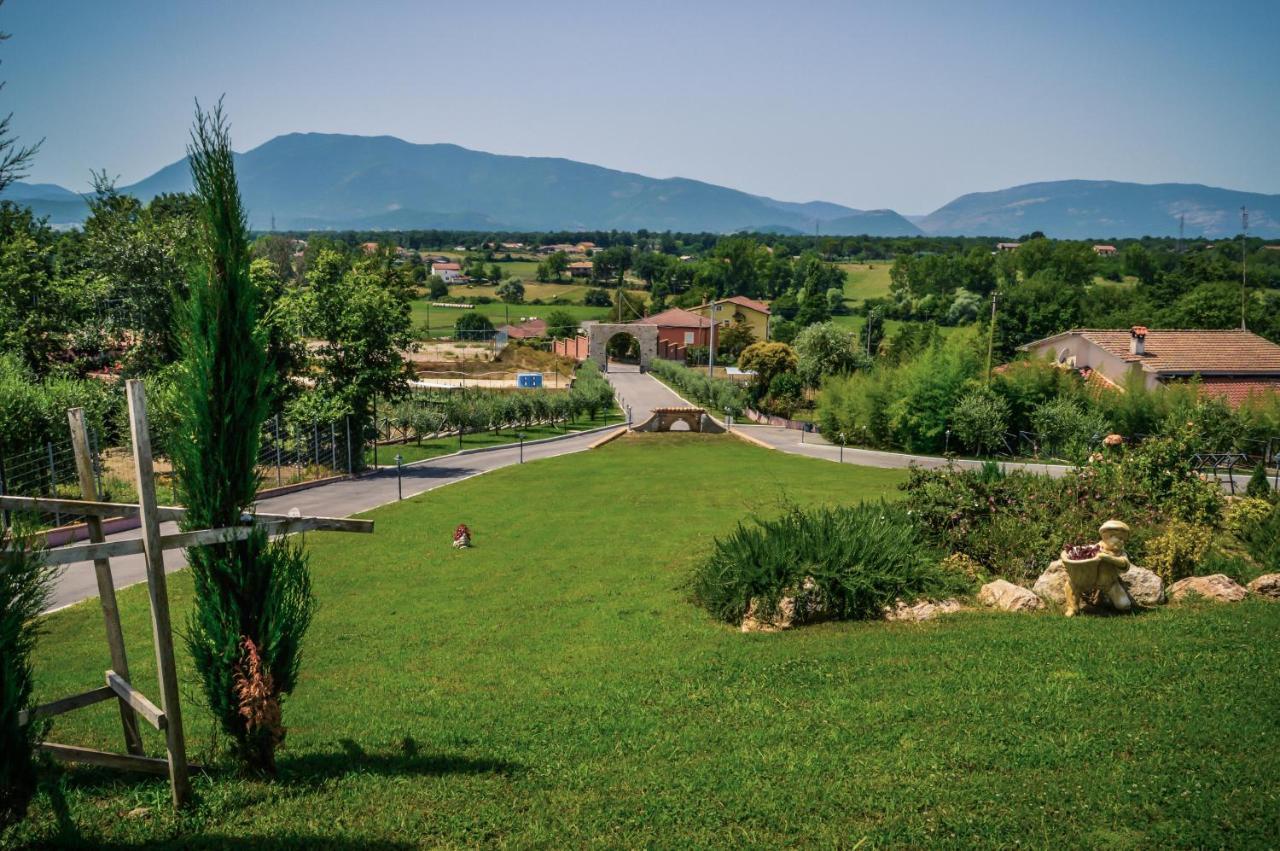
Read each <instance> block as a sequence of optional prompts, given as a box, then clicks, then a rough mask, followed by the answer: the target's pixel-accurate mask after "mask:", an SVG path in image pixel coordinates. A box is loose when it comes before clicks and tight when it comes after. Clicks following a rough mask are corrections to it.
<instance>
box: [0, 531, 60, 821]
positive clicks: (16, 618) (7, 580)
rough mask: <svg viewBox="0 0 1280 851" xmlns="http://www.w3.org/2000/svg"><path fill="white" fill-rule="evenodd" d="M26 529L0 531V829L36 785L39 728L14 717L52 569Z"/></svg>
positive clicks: (24, 694) (24, 698) (26, 701)
mask: <svg viewBox="0 0 1280 851" xmlns="http://www.w3.org/2000/svg"><path fill="white" fill-rule="evenodd" d="M27 531H28V530H26V529H25V528H23V527H22V525H21V524H20V523H19V524H15V526H14V528H13V529H12V530H10V531H9V532H7V533H6V532H0V829H2V828H4V827H5V826H6V825H8V824H10V823H13V822H16V821H19V820H20V819H22V817H23V816H24V815H26V812H27V804H28V803H30V801H31V796H32V795H33V794H35V789H36V771H35V765H34V763H33V760H32V755H33V751H34V748H35V744H36V739H37V737H38V735H39V732H40V729H39V725H38V724H25V725H24V724H20V723H18V720H19V718H18V716H19V713H21V712H22V711H23V710H25V709H29V708H30V705H31V689H32V684H33V674H32V670H31V652H32V651H33V650H34V649H35V643H36V636H37V632H38V627H39V622H38V620H37V618H38V617H39V615H40V612H41V611H42V610H43V609H44V607H45V605H46V603H47V602H48V599H49V593H50V590H51V588H52V583H53V576H54V573H53V571H52V570H50V569H49V568H48V567H46V566H45V564H44V560H43V558H42V557H41V554H40V552H39V551H38V550H33V549H31V548H30V547H29V546H28V545H27V544H26V543H25V541H26V540H28V539H27V538H26V537H25V533H26V532H27Z"/></svg>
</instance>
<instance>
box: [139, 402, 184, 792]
mask: <svg viewBox="0 0 1280 851" xmlns="http://www.w3.org/2000/svg"><path fill="white" fill-rule="evenodd" d="M125 395H126V396H127V397H128V400H129V434H130V436H131V437H132V438H133V461H134V468H135V469H136V470H137V474H138V508H139V516H140V517H141V518H142V539H143V542H144V544H145V546H146V549H145V552H146V556H147V592H148V593H149V594H150V595H151V634H152V637H153V638H154V639H155V645H156V673H157V674H158V675H159V678H160V707H161V708H162V709H163V710H164V714H165V718H166V720H167V722H168V723H167V724H166V728H165V750H166V751H167V753H168V762H169V790H170V793H171V794H172V797H173V805H174V807H177V808H182V807H185V806H186V805H187V803H188V802H189V801H190V800H191V779H190V777H188V775H187V743H186V739H185V738H184V737H183V735H182V704H181V699H180V697H179V693H178V670H177V665H176V663H175V662H174V658H173V625H172V623H171V622H170V620H169V590H168V583H167V581H166V580H165V575H164V548H163V547H162V545H161V543H160V518H159V516H158V514H157V511H156V480H155V470H154V468H153V467H152V463H151V432H150V430H149V429H148V428H147V395H146V390H144V389H143V386H142V382H141V381H139V380H138V379H136V378H135V379H131V380H130V381H128V382H127V383H126V384H125ZM130 758H131V759H137V757H130Z"/></svg>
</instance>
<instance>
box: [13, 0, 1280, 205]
mask: <svg viewBox="0 0 1280 851" xmlns="http://www.w3.org/2000/svg"><path fill="white" fill-rule="evenodd" d="M212 10H216V11H212ZM0 29H3V30H5V31H8V32H10V33H11V34H12V36H13V37H12V38H11V39H10V40H9V41H8V42H5V43H4V45H3V46H0V58H2V59H3V65H0V76H2V77H3V78H4V79H6V80H7V81H8V84H7V86H6V87H5V89H4V90H3V92H0V108H2V109H4V110H6V111H7V110H12V111H13V112H14V127H15V129H16V130H17V132H18V133H19V134H20V135H21V136H22V137H23V138H24V140H34V139H37V138H40V137H42V136H43V137H45V143H44V147H43V149H42V150H41V152H40V156H39V159H38V160H37V161H36V163H35V165H34V167H33V169H32V173H31V176H30V178H29V179H30V180H34V181H49V182H56V183H61V184H63V185H64V186H67V187H69V188H72V189H77V190H80V189H83V188H84V187H85V186H86V184H87V181H88V175H89V171H90V169H96V168H106V169H107V170H108V172H110V173H111V174H118V175H120V177H121V181H122V183H125V184H127V183H130V182H133V181H135V180H138V179H140V178H142V177H145V176H146V175H148V174H150V173H151V172H153V171H155V170H156V169H158V168H160V167H161V166H163V165H166V164H168V163H170V162H172V161H174V160H176V159H178V158H180V157H181V156H182V152H183V146H184V144H185V142H186V137H187V128H188V126H189V124H190V121H191V114H192V104H193V99H194V98H197V97H198V98H200V99H201V100H202V101H203V102H206V103H208V102H212V101H214V100H216V98H217V97H218V96H219V95H220V94H223V93H225V95H226V105H227V108H228V111H229V113H230V116H231V119H232V124H233V136H234V139H235V144H236V147H237V149H239V150H247V149H249V148H252V147H254V146H256V145H259V144H261V143H262V142H264V141H266V140H268V139H270V138H271V137H273V136H275V135H278V134H281V133H287V132H293V131H325V132H345V133H359V134H369V135H374V134H391V135H395V136H399V137H401V138H404V139H407V140H409V141H413V142H454V143H457V144H460V145H464V146H466V147H470V148H476V149H480V150H487V151H494V152H498V153H509V154H523V155H549V156H563V157H569V158H572V159H577V160H583V161H586V162H592V163H598V164H600V165H605V166H609V167H611V168H620V169H625V170H629V171H636V172H640V173H642V174H648V175H653V176H656V177H670V176H676V175H679V176H683V177H691V178H696V179H700V180H706V181H710V182H713V183H720V184H724V185H728V186H733V187H735V188H739V189H744V190H746V191H750V192H756V193H760V194H766V195H771V196H773V197H776V198H780V199H783V200H789V201H806V200H812V199H823V200H829V201H836V202H839V203H844V204H849V205H851V206H854V207H861V208H877V207H891V208H893V209H896V210H898V211H900V212H904V213H922V212H928V211H929V210H932V209H934V208H935V207H937V206H939V205H941V204H943V203H945V202H946V201H949V200H951V199H952V198H954V197H955V196H957V195H960V194H963V193H965V192H972V191H981V190H989V189H998V188H1003V187H1006V186H1011V185H1014V184H1018V183H1026V182H1031V181H1036V180H1055V179H1062V178H1094V179H1115V180H1135V181H1139V182H1144V183H1154V182H1164V181H1176V182H1193V183H1207V184H1211V185H1217V186H1226V187H1230V188H1236V189H1247V190H1251V191H1256V192H1268V193H1280V145H1278V142H1280V49H1278V46H1280V0H1264V2H1235V3H1231V2H1224V3H1216V4H1208V3H1191V2H1179V1H1178V0H1172V2H1124V0H1112V1H1111V2H1107V3H1068V2H1050V0H1020V2H1016V3H1003V2H965V1H964V0H955V2H938V3H924V2H920V3H906V2H897V3H895V2H852V1H851V2H844V3H834V2H788V3H777V2H773V3H755V2H737V3H721V2H699V0H684V2H656V3H645V2H630V3H625V4H623V3H617V4H615V3H609V2H593V3H559V2H554V0H548V1H547V2H541V3H528V2H519V3H508V2H483V3H481V2H465V3H462V2H455V3H440V2H410V0H386V1H385V2H374V1H373V0H366V2H359V3H357V2H349V0H348V2H329V0H312V2H305V3H304V2H270V3H265V2H264V3H251V2H238V0H218V2H211V3H204V2H199V3H198V2H194V0H167V2H160V1H159V0H114V2H97V1H96V0H95V1H93V2H91V0H83V2H81V0H8V2H6V3H5V4H4V6H3V8H0Z"/></svg>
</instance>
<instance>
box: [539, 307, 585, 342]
mask: <svg viewBox="0 0 1280 851" xmlns="http://www.w3.org/2000/svg"><path fill="white" fill-rule="evenodd" d="M546 322H547V336H549V337H553V338H556V339H563V338H566V337H573V336H576V335H577V333H578V320H576V319H574V318H573V314H572V313H570V312H569V311H567V310H552V311H549V312H548V313H547V316H546Z"/></svg>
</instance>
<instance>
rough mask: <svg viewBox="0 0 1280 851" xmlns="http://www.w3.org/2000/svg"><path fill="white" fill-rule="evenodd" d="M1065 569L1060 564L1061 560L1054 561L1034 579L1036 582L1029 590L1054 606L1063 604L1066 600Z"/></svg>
mask: <svg viewBox="0 0 1280 851" xmlns="http://www.w3.org/2000/svg"><path fill="white" fill-rule="evenodd" d="M1069 581H1070V580H1069V579H1068V578H1067V569H1066V568H1065V567H1063V566H1062V562H1060V561H1055V562H1054V563H1053V564H1051V565H1049V569H1048V570H1046V571H1045V572H1044V573H1042V574H1040V578H1039V579H1037V580H1036V584H1035V585H1033V586H1031V590H1032V591H1033V592H1034V593H1035V594H1036V596H1038V597H1040V598H1041V599H1042V600H1045V601H1047V602H1050V603H1053V604H1054V605H1055V606H1061V605H1064V604H1065V603H1066V602H1067V582H1069Z"/></svg>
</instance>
